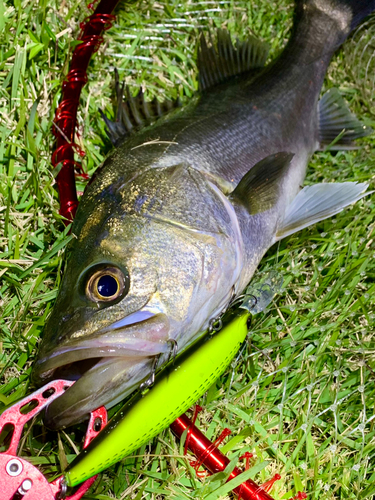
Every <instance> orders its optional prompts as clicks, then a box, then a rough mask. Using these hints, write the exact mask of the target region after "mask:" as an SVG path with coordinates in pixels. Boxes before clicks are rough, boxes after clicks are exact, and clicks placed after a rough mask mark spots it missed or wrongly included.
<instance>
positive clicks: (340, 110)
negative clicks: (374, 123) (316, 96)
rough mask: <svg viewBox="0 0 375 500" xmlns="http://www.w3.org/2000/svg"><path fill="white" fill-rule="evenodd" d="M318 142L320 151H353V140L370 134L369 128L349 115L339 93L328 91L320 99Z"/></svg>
mask: <svg viewBox="0 0 375 500" xmlns="http://www.w3.org/2000/svg"><path fill="white" fill-rule="evenodd" d="M318 112H319V140H320V144H321V149H325V148H326V147H327V146H329V149H331V150H338V149H355V148H356V147H357V146H356V144H355V143H354V142H353V141H354V140H355V139H359V138H360V137H365V136H366V135H369V134H371V133H372V131H373V130H372V129H371V127H366V126H365V125H363V123H361V122H360V121H359V120H358V118H357V117H356V116H355V115H354V114H353V113H351V111H350V110H349V108H348V106H347V105H346V103H345V101H344V99H343V98H342V96H341V94H340V92H339V91H338V90H337V89H334V88H333V89H330V90H328V92H326V93H325V94H324V96H323V97H322V98H321V99H320V101H319V105H318Z"/></svg>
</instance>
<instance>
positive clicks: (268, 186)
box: [228, 153, 294, 215]
mask: <svg viewBox="0 0 375 500" xmlns="http://www.w3.org/2000/svg"><path fill="white" fill-rule="evenodd" d="M293 156H294V154H293V153H277V154H275V155H270V156H267V157H266V158H264V159H263V160H261V161H260V162H258V163H257V164H256V165H254V166H253V167H252V168H251V169H250V170H249V172H247V174H245V175H244V176H243V177H242V179H241V180H240V182H239V183H238V186H237V187H236V188H235V190H234V191H233V192H232V193H231V194H230V195H229V196H228V198H229V199H230V200H231V201H232V202H235V203H237V204H240V205H243V206H244V207H246V209H247V210H248V212H249V213H250V214H251V215H255V214H257V213H259V212H264V211H266V210H269V209H270V208H272V207H273V206H274V205H275V203H276V202H277V200H278V198H279V196H280V194H279V191H280V185H281V183H280V180H281V179H282V177H283V175H284V173H285V172H286V171H287V170H288V168H289V165H290V162H291V161H292V158H293Z"/></svg>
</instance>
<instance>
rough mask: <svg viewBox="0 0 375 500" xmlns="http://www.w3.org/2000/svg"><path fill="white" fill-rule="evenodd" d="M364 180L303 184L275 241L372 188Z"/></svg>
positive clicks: (359, 197) (319, 218)
mask: <svg viewBox="0 0 375 500" xmlns="http://www.w3.org/2000/svg"><path fill="white" fill-rule="evenodd" d="M367 188H368V184H367V183H365V182H362V183H357V182H342V183H334V184H328V183H327V184H315V185H314V186H306V187H305V188H303V189H302V191H300V192H299V193H298V195H297V196H296V197H295V198H294V200H293V201H292V203H291V204H290V205H289V207H288V209H287V212H286V215H285V218H284V221H283V223H282V226H281V227H280V228H279V229H278V231H277V234H276V239H275V241H278V240H281V239H282V238H285V236H289V235H290V234H293V233H295V232H297V231H299V230H300V229H303V228H305V227H308V226H311V225H312V224H315V223H316V222H319V221H321V220H323V219H327V218H328V217H331V216H332V215H335V214H337V213H339V212H341V210H342V209H343V208H345V207H347V206H348V205H351V204H352V203H355V202H356V201H358V200H360V199H361V198H363V197H364V196H367V195H368V194H370V193H372V192H373V191H368V192H366V193H365V192H364V191H365V190H366V189H367Z"/></svg>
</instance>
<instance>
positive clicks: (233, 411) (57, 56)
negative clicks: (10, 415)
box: [0, 0, 375, 500]
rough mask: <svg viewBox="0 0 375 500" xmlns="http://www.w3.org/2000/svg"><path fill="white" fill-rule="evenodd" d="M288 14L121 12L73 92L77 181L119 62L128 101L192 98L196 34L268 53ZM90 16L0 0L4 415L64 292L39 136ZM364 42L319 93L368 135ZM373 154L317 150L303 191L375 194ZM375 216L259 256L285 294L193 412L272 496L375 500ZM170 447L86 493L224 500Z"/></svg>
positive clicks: (41, 456) (43, 447)
mask: <svg viewBox="0 0 375 500" xmlns="http://www.w3.org/2000/svg"><path fill="white" fill-rule="evenodd" d="M292 9H293V5H292V3H291V2H290V1H287V0H280V1H278V2H272V3H271V2H268V1H266V0H262V1H257V2H255V1H250V2H242V1H241V2H240V1H239V2H232V1H230V0H223V1H220V2H215V1H205V2H198V1H196V0H194V1H192V0H191V1H185V0H181V1H180V2H176V1H169V2H165V0H161V1H160V2H156V3H155V2H148V1H145V2H142V3H141V4H139V5H136V6H133V7H131V8H129V7H126V8H125V6H124V5H122V6H121V7H120V9H118V12H117V21H116V23H115V25H114V27H113V28H112V29H111V30H109V32H108V33H107V34H106V36H105V40H106V43H105V44H104V45H103V46H102V47H101V48H100V49H99V52H98V53H97V54H96V55H95V57H94V59H93V61H92V63H91V66H90V71H89V84H88V85H87V86H86V87H85V89H84V91H83V95H82V102H81V108H80V112H79V139H78V140H79V142H80V144H81V146H82V148H83V149H84V150H85V151H86V157H85V158H84V159H83V160H82V161H83V164H84V168H85V170H86V171H87V172H89V174H92V173H93V171H94V170H95V168H96V167H97V166H98V165H99V164H100V163H101V161H102V160H103V158H104V157H105V155H106V154H107V152H108V151H109V149H110V145H109V142H108V140H107V139H106V137H105V131H104V124H103V122H102V121H101V119H100V115H99V113H98V108H103V109H106V110H107V111H108V112H110V111H111V109H112V107H111V97H112V74H113V68H114V67H117V68H118V69H119V72H120V76H121V77H122V78H125V80H126V81H127V82H128V83H129V85H131V87H132V88H133V89H136V88H137V87H139V85H144V86H145V88H146V90H147V94H148V95H149V97H150V98H151V97H153V96H154V95H157V96H159V97H163V96H164V95H166V96H169V97H172V96H176V94H181V95H185V96H187V97H188V96H190V95H192V93H193V92H194V90H195V89H196V87H197V80H196V65H195V40H196V29H197V28H198V27H202V28H205V27H207V26H211V27H213V26H226V27H228V29H229V30H230V31H231V32H233V33H235V34H240V35H241V36H245V34H246V33H250V32H253V33H255V34H256V35H257V36H259V37H260V38H262V39H264V40H266V41H267V42H268V43H269V44H270V45H271V56H272V55H274V54H276V53H277V52H278V51H279V50H280V49H281V47H282V46H283V44H284V43H285V41H286V38H287V33H288V30H289V28H290V25H291V16H292ZM87 15H88V10H87V9H86V8H85V7H84V5H82V3H81V2H75V1H73V0H67V1H64V2H62V3H61V2H57V1H55V0H52V1H50V2H47V1H46V0H40V1H39V2H32V1H30V0H14V1H13V2H5V1H4V0H0V214H1V215H0V314H1V318H0V329H1V347H0V370H1V377H2V385H1V388H0V410H1V409H2V408H5V407H7V406H9V405H11V404H12V403H14V402H15V401H17V400H18V399H19V398H20V397H22V396H24V395H26V394H28V393H29V391H30V385H29V375H30V371H31V367H32V364H33V362H34V359H35V352H36V347H37V344H38V341H39V338H40V335H41V334H42V331H43V326H44V324H45V321H46V318H47V316H48V314H49V312H50V310H51V308H52V306H53V303H54V299H55V297H56V293H57V289H58V286H59V282H60V275H61V268H62V258H61V257H62V252H63V249H64V246H65V245H66V243H67V241H68V233H67V231H66V230H65V229H64V225H63V223H62V221H61V218H60V216H59V215H58V199H57V195H56V192H55V189H54V178H53V172H52V168H51V163H50V158H51V153H52V151H53V147H54V138H53V135H52V133H51V124H52V120H53V117H54V111H55V109H56V105H57V103H58V100H59V96H60V88H61V81H62V78H63V75H64V74H66V71H67V66H68V63H69V60H70V56H71V52H72V49H73V47H74V41H75V40H76V37H77V34H78V30H79V22H81V21H82V20H83V19H84V18H85V17H86V16H87ZM374 32H375V23H374V22H373V21H370V22H369V23H368V24H367V25H366V26H364V27H363V28H360V29H359V30H358V32H357V33H356V34H355V35H354V36H353V37H352V38H351V39H350V40H349V41H348V42H347V43H346V45H345V46H344V48H343V49H342V50H341V51H339V52H338V53H337V55H336V56H335V58H334V60H333V62H332V64H331V67H330V69H329V72H328V75H327V78H326V81H325V88H326V89H327V88H330V87H332V86H338V87H339V88H340V90H341V91H342V93H343V95H344V97H345V98H346V100H347V101H348V102H349V103H350V107H351V109H352V110H353V111H355V112H356V113H357V115H358V116H360V117H361V119H362V120H363V121H364V122H365V123H366V124H367V125H369V126H371V125H372V126H373V127H374V128H375V118H374V116H375V115H374V114H375V108H374V102H375V100H374V97H375V90H374V80H373V79H374V77H373V75H374V74H375V73H374V69H375V68H374V61H373V55H374V42H373V40H374ZM374 146H375V140H374V136H372V137H369V138H366V139H364V140H362V141H361V143H360V149H359V150H358V151H350V152H349V151H344V152H338V153H337V154H331V153H329V152H321V153H317V154H315V155H314V157H313V159H312V160H311V164H310V168H309V173H308V177H307V180H306V182H307V183H315V182H322V181H332V180H335V181H343V180H353V179H354V180H358V181H365V180H366V181H369V182H370V184H371V187H372V188H374V182H373V180H372V178H373V172H374V168H375V148H374ZM83 188H84V185H83V184H82V183H80V185H79V189H80V190H81V191H82V190H83ZM374 220H375V204H374V195H372V196H371V195H370V196H368V197H367V198H365V199H364V200H362V201H360V202H359V203H357V204H356V205H355V206H353V207H352V208H350V209H348V210H345V211H344V212H343V213H342V214H340V215H337V216H336V217H335V218H334V219H328V220H326V221H324V222H321V223H319V224H317V225H316V226H313V227H312V228H309V229H306V230H304V231H302V232H300V233H298V234H296V235H293V236H292V237H289V238H287V239H286V240H284V241H282V242H281V243H280V244H279V245H278V246H275V247H273V248H272V249H271V250H270V251H269V252H268V253H267V255H266V256H265V258H264V259H263V261H262V263H261V266H260V270H259V273H260V274H261V273H267V272H269V271H270V270H275V271H276V272H277V273H278V274H280V275H282V277H283V280H284V285H283V291H282V292H281V293H280V294H279V295H278V296H277V297H276V299H275V301H274V302H273V303H272V305H271V306H270V307H269V308H268V310H267V311H266V312H264V313H260V314H258V315H257V316H255V317H254V319H253V324H252V328H251V333H250V335H249V341H248V345H247V346H246V348H245V350H244V351H243V352H242V354H241V356H240V357H239V358H238V359H237V360H235V361H234V362H233V364H232V366H231V368H230V369H229V370H228V371H227V372H226V374H225V375H224V376H223V377H222V378H221V379H220V380H219V381H218V382H217V383H216V384H215V385H214V386H213V387H211V389H210V390H209V391H208V393H207V394H206V395H205V397H203V398H202V400H201V401H200V404H201V405H203V406H204V411H203V413H202V414H201V416H200V427H201V429H202V430H203V431H204V432H205V433H206V434H207V436H208V437H210V438H215V437H217V436H218V434H219V433H220V431H221V430H222V429H223V428H224V427H229V428H230V429H231V430H232V436H231V437H230V438H229V439H228V440H227V442H226V444H225V445H224V446H223V449H224V451H225V452H226V453H227V454H228V456H229V457H230V458H233V457H236V456H238V454H239V453H241V454H243V453H244V452H245V451H251V452H253V453H254V454H255V455H256V458H255V461H254V465H256V466H258V469H259V472H258V474H257V476H256V480H257V481H259V482H263V481H265V480H267V479H268V478H269V477H270V476H271V475H273V474H274V473H276V472H278V473H280V474H281V476H282V480H281V481H279V482H277V483H276V484H275V487H274V489H273V491H272V495H273V496H274V498H275V499H281V498H291V497H292V496H293V495H295V494H296V492H297V491H298V490H304V491H306V492H307V493H308V498H311V499H318V498H319V499H322V498H324V499H339V498H340V499H341V498H343V499H344V498H345V499H361V500H362V499H365V498H372V497H373V496H374V494H375V486H374V484H375V472H374V467H373V465H374V462H375V438H374V436H375V412H374V403H375V399H374V393H375V384H374V379H375V342H374V332H373V328H374V319H375V314H374V303H375V298H374V297H375V293H374V292H375V282H374V277H375V264H374V247H375V244H374V241H375V239H374V238H375V231H374V230H375V223H374ZM83 432H84V426H77V427H74V428H72V429H68V430H67V431H65V432H61V433H59V435H57V434H53V433H50V432H48V431H46V429H44V428H43V426H42V425H41V424H40V422H39V423H38V422H36V424H35V425H34V426H33V427H32V429H30V428H29V432H27V433H26V434H25V437H24V438H23V440H22V443H21V449H20V453H21V455H22V456H25V457H28V458H29V459H30V460H31V461H32V462H33V463H34V464H37V465H39V466H40V467H41V468H42V470H43V471H44V472H46V473H49V474H52V475H53V474H57V473H59V472H60V471H61V469H63V468H64V467H65V466H66V464H67V463H68V462H69V461H71V460H72V459H73V457H74V456H75V453H76V449H75V448H74V447H73V446H72V444H71V443H72V442H74V443H75V444H76V446H77V447H78V448H79V447H80V446H81V438H82V434H83ZM182 451H183V450H182V449H181V445H180V444H179V443H178V442H176V440H175V439H174V438H173V436H172V434H171V432H170V430H169V429H166V430H165V431H164V432H163V433H162V434H161V435H160V436H159V437H158V438H156V439H155V440H154V441H153V442H151V443H149V444H147V445H145V446H143V447H142V448H141V449H140V450H138V452H137V453H136V455H135V456H134V457H129V458H127V459H125V460H123V461H122V462H121V463H119V464H117V465H115V466H113V467H112V468H110V469H108V470H107V471H106V472H105V473H104V474H102V475H101V477H100V479H99V481H98V482H97V483H96V485H95V487H94V488H93V489H92V490H91V492H90V493H89V494H88V495H86V497H85V498H87V499H97V500H99V499H100V500H106V499H113V498H117V499H124V498H127V497H130V498H133V499H137V500H140V499H141V498H149V499H156V498H174V499H193V498H194V499H199V498H209V499H210V500H213V499H216V498H218V497H219V495H220V492H222V491H223V490H220V487H221V486H222V481H221V479H220V477H219V478H218V477H211V478H206V479H205V480H203V481H200V480H199V479H197V478H196V477H195V475H194V473H193V472H192V470H191V468H189V465H188V461H187V459H186V457H184V456H183V453H182ZM264 462H267V463H266V464H264ZM264 465H267V467H265V468H262V467H263V466H264ZM260 469H261V470H260Z"/></svg>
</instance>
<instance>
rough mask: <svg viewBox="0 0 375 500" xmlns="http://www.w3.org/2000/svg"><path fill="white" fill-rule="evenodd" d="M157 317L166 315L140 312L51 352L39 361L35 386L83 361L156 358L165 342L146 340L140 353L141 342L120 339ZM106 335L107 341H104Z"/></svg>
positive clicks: (34, 376) (35, 370)
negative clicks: (135, 347) (133, 328)
mask: <svg viewBox="0 0 375 500" xmlns="http://www.w3.org/2000/svg"><path fill="white" fill-rule="evenodd" d="M140 313H142V314H143V315H141V314H140ZM157 316H159V317H161V318H160V319H161V321H162V322H163V319H164V318H166V316H165V315H164V314H160V313H159V312H156V311H155V312H152V311H147V310H144V311H137V312H135V313H132V314H130V315H128V316H126V317H125V318H123V319H121V320H117V321H115V322H114V323H112V324H110V325H108V326H106V327H105V328H101V329H100V330H97V331H95V332H94V333H93V334H91V335H90V338H89V339H85V340H81V339H74V341H73V342H68V343H67V344H65V345H63V346H61V347H57V348H54V349H52V350H50V351H49V352H47V354H45V355H44V356H43V357H42V358H40V359H38V360H37V362H36V364H35V368H34V372H33V379H34V381H35V382H36V383H45V382H46V381H47V380H51V379H52V378H54V373H55V372H56V370H59V369H61V368H63V367H65V366H69V365H71V364H74V363H77V362H82V361H84V360H92V359H97V360H98V361H99V360H100V359H103V358H110V357H113V358H119V357H122V356H123V357H134V358H136V357H144V356H155V355H157V354H159V353H160V352H163V351H164V350H166V349H167V343H166V341H165V340H164V341H159V342H154V343H153V344H151V343H150V342H147V341H146V340H144V345H143V347H144V350H142V351H141V353H140V350H139V347H140V346H141V347H142V339H137V338H134V339H132V338H125V339H122V338H121V335H123V333H124V332H126V331H129V330H130V329H131V328H132V327H134V326H135V325H138V324H139V325H140V327H141V326H143V325H145V324H147V322H149V321H150V320H152V319H154V318H156V317H157ZM163 317H164V318H163ZM130 321H132V322H130ZM165 323H166V322H165ZM106 334H107V338H105V335H106ZM108 335H110V337H108ZM103 336H104V340H103ZM132 343H134V344H137V349H133V350H132V349H131V345H132ZM164 345H165V348H164ZM72 353H73V354H72ZM67 354H70V359H69V361H66V355H67ZM82 375H83V373H82ZM82 375H81V376H82ZM79 378H80V377H79Z"/></svg>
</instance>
